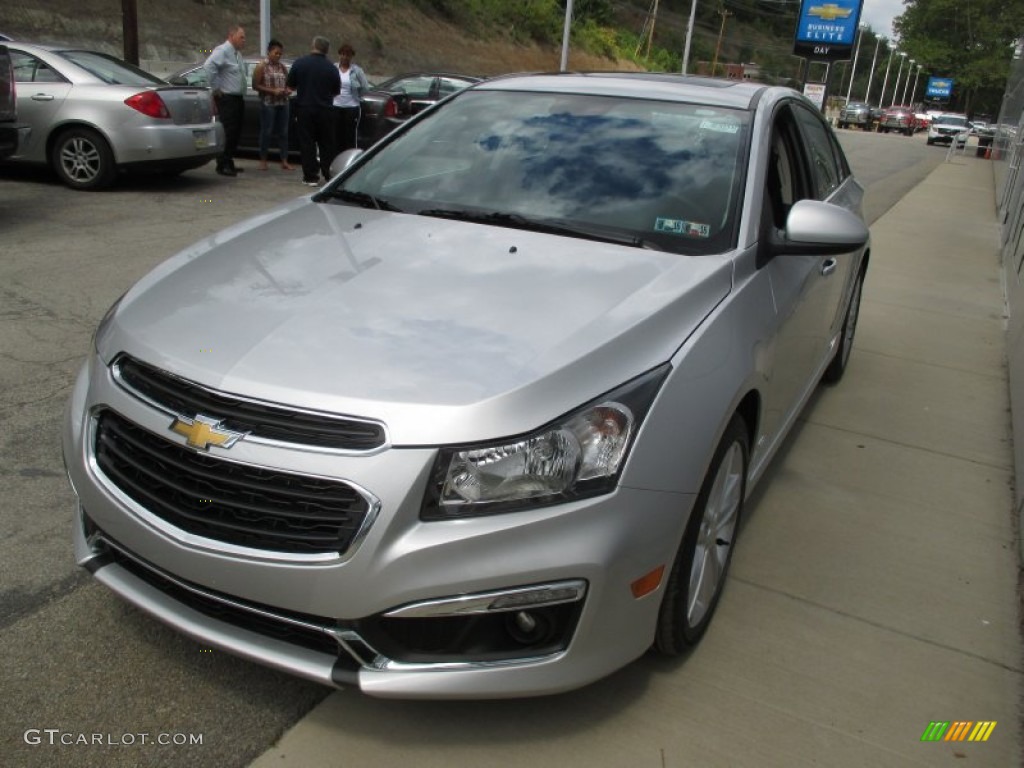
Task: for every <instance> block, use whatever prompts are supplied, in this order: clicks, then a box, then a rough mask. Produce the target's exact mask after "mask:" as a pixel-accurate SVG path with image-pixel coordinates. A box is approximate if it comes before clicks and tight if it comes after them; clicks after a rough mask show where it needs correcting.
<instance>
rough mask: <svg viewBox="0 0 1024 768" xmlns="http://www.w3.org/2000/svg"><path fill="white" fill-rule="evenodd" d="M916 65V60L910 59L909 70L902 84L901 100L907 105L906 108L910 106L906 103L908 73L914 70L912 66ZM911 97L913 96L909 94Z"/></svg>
mask: <svg viewBox="0 0 1024 768" xmlns="http://www.w3.org/2000/svg"><path fill="white" fill-rule="evenodd" d="M916 63H917V60H916V59H911V60H910V69H908V70H907V82H905V83H904V84H903V99H902V102H903V103H904V104H906V105H908V106H909V105H910V102H909V101H907V88H908V87H909V86H910V72H911V70H913V69H914V65H915V64H916ZM911 95H913V94H911Z"/></svg>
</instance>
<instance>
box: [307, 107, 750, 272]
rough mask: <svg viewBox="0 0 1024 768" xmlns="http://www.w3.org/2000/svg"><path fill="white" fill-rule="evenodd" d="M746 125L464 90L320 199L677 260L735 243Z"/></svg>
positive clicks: (673, 112) (685, 111) (728, 113)
mask: <svg viewBox="0 0 1024 768" xmlns="http://www.w3.org/2000/svg"><path fill="white" fill-rule="evenodd" d="M748 123H749V118H748V114H747V113H745V112H741V111H735V110H731V109H723V108H719V107H704V106H696V105H692V104H678V103H673V102H663V101H648V100H642V99H626V98H621V97H604V96H585V95H575V94H553V93H516V92H507V91H489V90H476V91H466V92H464V93H462V94H461V95H459V96H456V97H455V98H454V99H453V100H452V101H449V102H447V103H446V104H445V105H444V106H442V107H441V108H440V109H437V110H435V111H434V112H432V113H429V115H428V116H427V117H426V119H424V120H422V121H420V122H418V123H417V124H415V125H413V126H411V129H410V130H409V131H407V132H404V133H402V134H400V135H399V136H397V137H396V138H395V139H394V140H392V141H390V142H388V143H387V144H386V145H384V146H383V147H382V148H381V149H380V150H379V151H378V152H375V153H373V154H372V156H370V157H368V158H365V162H363V163H362V164H361V165H360V166H359V167H358V168H356V169H355V170H354V172H352V173H351V174H350V175H349V176H348V177H347V178H345V179H343V180H342V181H340V182H338V183H336V184H335V185H334V186H333V187H331V188H328V189H327V190H326V191H325V193H324V194H323V195H322V196H321V197H320V199H321V200H330V201H332V202H336V203H339V204H348V205H364V206H372V207H376V208H380V209H382V210H390V211H399V212H403V213H407V214H418V215H425V216H438V217H443V218H448V219H464V220H467V221H476V222H482V223H487V224H491V225H497V226H508V227H515V228H517V229H535V230H537V231H543V232H550V233H555V234H564V235H570V236H576V237H586V238H591V239H597V240H608V241H611V242H619V243H626V244H631V245H636V246H640V247H651V248H659V249H662V250H667V251H673V252H677V253H687V254H690V253H693V254H705V253H715V252H719V251H722V250H725V249H726V248H728V247H731V246H732V245H733V243H734V240H735V229H736V221H737V205H738V200H739V193H740V189H741V187H742V184H743V171H742V169H743V168H744V167H745V162H744V160H745V157H746V146H747V143H748V139H747V135H748Z"/></svg>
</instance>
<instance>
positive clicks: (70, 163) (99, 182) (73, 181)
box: [50, 128, 117, 189]
mask: <svg viewBox="0 0 1024 768" xmlns="http://www.w3.org/2000/svg"><path fill="white" fill-rule="evenodd" d="M50 163H51V165H52V166H53V170H54V171H56V172H57V175H58V176H59V177H60V180H61V181H63V182H64V183H65V184H67V185H68V186H69V187H71V188H72V189H105V188H106V187H109V186H110V185H111V184H113V183H114V178H115V177H116V176H117V169H116V168H115V167H114V153H113V152H112V151H111V150H110V145H109V144H107V142H106V139H104V138H103V137H102V136H100V135H99V134H98V133H97V132H96V131H94V130H92V129H90V128H69V129H67V130H66V131H64V132H62V133H61V134H60V135H59V136H58V137H57V140H56V141H55V142H54V143H53V151H52V152H51V153H50Z"/></svg>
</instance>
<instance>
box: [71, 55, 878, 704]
mask: <svg viewBox="0 0 1024 768" xmlns="http://www.w3.org/2000/svg"><path fill="white" fill-rule="evenodd" d="M337 167H338V168H343V169H344V170H343V171H342V172H341V173H340V175H339V176H337V177H336V178H335V179H334V181H332V182H331V183H330V184H329V185H328V186H327V187H325V188H323V189H322V190H319V191H318V192H316V193H315V194H314V195H312V196H311V197H308V198H302V199H298V200H296V201H294V202H291V203H288V204H286V205H283V206H281V207H278V208H274V209H272V210H269V211H266V212H265V213H263V214H260V215H258V216H256V217H254V218H252V219H250V220H248V221H245V222H243V223H240V224H238V225H236V226H234V227H232V228H230V229H228V230H225V231H223V232H221V233H219V234H217V235H215V236H213V237H211V238H209V239H207V240H205V241H203V242H200V243H198V244H196V245H195V246H193V247H191V248H188V249H186V250H185V251H183V252H181V253H179V254H178V255H176V256H174V257H173V258H171V259H170V260H168V261H167V262H165V263H164V264H163V265H161V266H160V267H158V268H157V269H156V270H154V271H153V272H152V273H151V274H149V275H148V276H147V277H145V278H144V279H142V280H141V281H140V282H139V283H138V284H136V285H135V286H134V287H133V288H131V290H129V291H128V292H127V293H126V294H125V295H124V296H123V297H122V298H121V299H120V300H119V301H118V302H117V303H116V304H115V305H114V306H113V307H112V308H111V309H110V311H109V312H108V313H107V315H106V316H105V317H104V319H103V321H102V323H101V325H100V327H99V329H98V331H97V333H96V337H95V349H94V351H93V352H92V354H91V355H90V357H89V359H88V361H87V363H86V364H85V366H84V368H83V370H82V373H81V375H80V377H79V379H78V382H77V385H76V386H75V389H74V392H73V395H72V397H71V400H70V403H69V406H68V412H67V420H66V426H65V430H64V454H65V458H66V462H67V467H68V473H69V476H70V480H71V483H72V485H73V486H74V489H75V492H76V494H77V500H78V504H77V509H76V512H75V525H74V530H75V533H74V539H75V552H76V556H77V559H78V561H79V563H80V564H81V565H82V566H83V567H85V568H87V569H89V570H90V571H91V572H92V573H93V575H94V576H95V577H96V578H97V579H99V580H100V581H101V582H103V583H104V584H106V585H107V586H108V587H110V588H111V589H112V590H114V591H115V592H116V593H117V594H119V595H120V596H121V597H123V598H125V599H126V600H128V601H130V602H131V603H133V604H135V605H137V606H139V607H140V608H142V609H144V610H145V611H148V612H149V613H151V614H152V615H154V616H156V617H157V618H159V619H161V620H163V621H165V622H167V623H169V624H170V625H172V626H173V627H175V628H177V629H179V630H181V631H183V632H185V633H187V634H189V635H191V636H192V637H194V638H196V639H198V640H200V641H201V642H203V643H204V644H205V645H211V646H216V647H218V648H222V649H224V650H227V651H231V652H233V653H236V654H239V655H241V656H243V657H246V658H249V659H252V660H254V661H258V662H260V663H263V664H267V665H269V666H272V667H276V668H278V669H283V670H287V671H289V672H292V673H295V674H297V675H301V676H303V677H306V678H310V679H312V680H317V681H320V682H322V683H325V684H328V685H335V686H339V687H347V686H353V687H357V688H359V689H361V690H362V691H364V692H366V693H368V694H371V695H374V696H386V697H418V698H471V697H505V696H532V695H537V694H545V693H554V692H557V691H563V690H567V689H571V688H574V687H578V686H582V685H585V684H587V683H589V682H591V681H593V680H596V679H598V678H600V677H602V676H604V675H607V674H609V673H610V672H612V671H613V670H615V669H617V668H619V667H622V666H623V665H625V664H627V663H629V662H630V661H631V660H633V659H635V658H637V657H638V656H640V655H641V654H643V653H645V652H646V651H647V650H648V649H650V648H652V646H653V647H654V648H656V649H657V650H659V651H661V652H665V653H668V654H678V653H680V652H682V651H684V650H685V649H687V648H688V647H690V646H692V645H694V644H695V643H697V642H698V640H699V639H700V638H701V636H702V634H703V633H704V631H705V629H706V628H707V626H708V623H709V621H710V620H711V617H712V614H713V613H714V609H715V605H716V603H717V601H718V600H719V598H720V596H721V594H722V589H723V586H724V584H725V581H726V578H725V577H726V573H727V568H728V565H729V560H730V556H731V553H732V550H733V547H734V545H735V543H736V538H737V534H738V532H739V530H740V519H741V514H742V510H743V502H744V499H745V497H747V496H748V495H749V493H750V490H751V488H752V487H753V485H754V483H755V482H756V481H757V480H758V478H759V477H761V476H762V474H763V473H764V470H765V468H766V466H767V464H768V462H769V460H770V459H771V457H772V455H773V454H774V452H775V451H776V449H777V448H778V447H779V445H780V443H781V441H782V439H783V437H784V436H785V434H786V432H787V430H788V429H789V428H790V426H791V425H792V424H793V423H794V421H795V419H796V417H797V415H798V414H799V412H800V410H801V408H802V407H803V406H804V404H805V403H806V401H807V400H808V398H809V396H810V395H811V394H812V392H813V390H814V389H815V387H816V386H817V385H818V383H819V382H820V381H821V380H822V379H825V380H827V381H835V380H838V379H839V378H840V376H841V375H842V373H843V371H844V369H845V368H846V365H847V362H848V360H849V357H850V351H851V346H852V343H853V336H854V330H855V328H856V323H857V312H858V307H859V303H860V295H861V286H862V284H863V281H864V274H865V269H866V267H867V261H868V238H869V235H868V230H867V228H866V226H865V225H864V222H863V220H862V218H861V211H860V209H861V200H862V195H863V191H862V188H861V187H860V186H859V185H858V184H857V182H856V181H855V180H854V179H853V177H852V176H851V173H850V169H849V166H848V165H847V161H846V159H845V157H844V155H843V152H842V150H841V148H840V146H839V144H838V143H837V141H836V139H835V137H834V135H833V134H832V132H831V130H830V129H829V127H828V126H827V125H826V123H825V122H824V121H823V120H822V118H821V116H820V114H819V113H818V111H817V110H816V109H815V108H814V106H813V105H812V104H811V103H810V102H809V101H807V100H806V99H805V98H803V97H802V96H801V95H799V94H797V93H796V92H794V91H792V90H789V89H784V88H774V87H766V86H762V85H756V84H751V83H737V82H729V81H718V80H709V79H700V78H684V77H680V76H674V75H644V74H630V75H625V74H600V75H597V74H595V75H586V74H562V75H535V76H513V77H507V78H501V79H496V80H491V81H488V82H485V83H482V84H480V85H477V86H474V87H472V88H470V89H467V90H466V91H463V92H461V93H459V94H457V95H455V96H453V97H450V98H449V99H447V100H445V101H443V102H441V103H440V104H439V105H437V106H436V107H435V108H433V109H431V110H428V111H427V112H425V113H423V114H422V115H421V116H420V117H418V118H417V119H415V120H413V121H411V122H410V123H409V124H408V125H406V126H405V127H403V128H401V129H400V130H399V131H397V132H396V133H395V134H393V135H392V136H391V137H389V138H388V139H387V140H385V141H384V142H382V143H381V144H378V145H377V146H375V147H374V148H373V149H371V150H370V151H368V152H366V153H363V154H361V155H360V154H358V153H357V152H356V153H355V154H347V155H344V156H342V157H341V158H339V160H338V162H337Z"/></svg>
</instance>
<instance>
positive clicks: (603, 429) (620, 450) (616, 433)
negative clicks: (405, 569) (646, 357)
mask: <svg viewBox="0 0 1024 768" xmlns="http://www.w3.org/2000/svg"><path fill="white" fill-rule="evenodd" d="M668 371H669V366H668V365H664V366H661V367H660V368H656V369H655V370H653V371H649V372H648V373H646V374H644V375H642V376H640V377H638V378H636V379H633V380H632V381H630V382H629V383H627V384H625V385H623V386H622V387H619V388H618V389H616V390H615V391H613V392H610V393H608V394H607V395H605V396H604V397H601V398H598V399H597V400H595V401H593V402H591V403H588V404H587V405H585V406H583V407H582V408H580V409H578V410H576V411H574V412H572V413H570V414H568V415H567V416H565V417H563V418H561V419H558V420H557V421H556V422H554V423H553V424H549V425H547V426H545V427H542V428H541V429H539V430H537V431H536V432H532V433H530V434H527V435H523V436H521V437H515V438H510V439H508V440H502V441H497V442H493V443H487V444H481V445H468V446H454V447H446V448H442V449H441V450H440V451H439V452H438V456H437V460H436V462H435V463H434V470H433V472H432V474H431V481H430V484H429V487H428V489H427V494H426V497H425V498H424V500H423V507H422V510H421V512H420V517H421V518H422V519H424V520H445V519H450V518H458V517H467V516H471V515H489V514H494V513H497V512H509V511H513V510H517V509H524V508H527V507H537V506H544V505H548V504H558V503H562V502H565V501H570V500H573V499H579V498H585V497H588V496H596V495H599V494H602V493H608V492H610V491H611V490H612V489H614V488H615V484H616V482H617V480H618V476H619V472H620V471H621V469H622V466H623V464H624V462H625V459H626V456H627V455H628V453H629V448H630V446H631V445H632V443H633V439H634V438H635V437H636V433H637V431H638V430H639V428H640V424H641V423H642V422H643V419H644V416H645V415H646V414H647V411H648V409H649V408H650V406H651V403H652V402H653V401H654V396H655V395H656V394H657V393H658V389H659V388H660V387H661V383H662V381H664V379H665V376H666V375H667V374H668Z"/></svg>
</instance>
